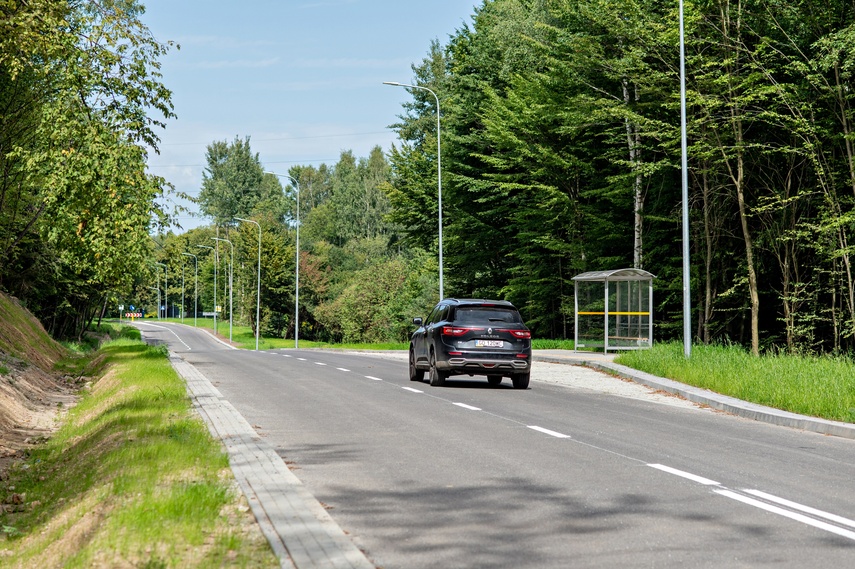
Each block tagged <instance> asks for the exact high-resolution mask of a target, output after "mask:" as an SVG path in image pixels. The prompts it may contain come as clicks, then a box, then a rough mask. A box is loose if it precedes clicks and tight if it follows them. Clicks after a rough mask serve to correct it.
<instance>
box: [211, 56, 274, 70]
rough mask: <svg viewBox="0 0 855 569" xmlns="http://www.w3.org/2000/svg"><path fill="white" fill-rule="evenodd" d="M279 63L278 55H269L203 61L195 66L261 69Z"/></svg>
mask: <svg viewBox="0 0 855 569" xmlns="http://www.w3.org/2000/svg"><path fill="white" fill-rule="evenodd" d="M277 63H279V58H278V57H269V58H267V59H232V60H222V61H202V62H199V63H198V64H196V65H195V66H194V67H198V68H200V69H260V68H264V67H273V66H274V65H276V64H277Z"/></svg>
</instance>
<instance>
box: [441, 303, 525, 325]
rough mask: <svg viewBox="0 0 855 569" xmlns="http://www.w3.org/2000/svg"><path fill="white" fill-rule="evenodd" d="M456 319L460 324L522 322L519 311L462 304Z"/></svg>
mask: <svg viewBox="0 0 855 569" xmlns="http://www.w3.org/2000/svg"><path fill="white" fill-rule="evenodd" d="M454 321H455V322H457V323H459V324H495V323H506V324H522V318H520V313H519V312H517V311H516V310H514V309H512V308H501V307H497V306H460V307H458V308H457V312H456V314H455V316H454Z"/></svg>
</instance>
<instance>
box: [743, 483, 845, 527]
mask: <svg viewBox="0 0 855 569" xmlns="http://www.w3.org/2000/svg"><path fill="white" fill-rule="evenodd" d="M743 492H745V493H746V494H751V495H752V496H757V497H758V498H760V499H761V500H766V501H767V502H774V503H776V504H780V505H781V506H785V507H787V508H790V509H792V510H798V511H800V512H804V513H806V514H810V515H812V516H815V517H818V518H825V519H826V520H828V521H830V522H834V523H836V524H840V525H843V526H848V527H851V528H855V520H850V519H848V518H844V517H843V516H838V515H835V514H830V513H828V512H823V511H822V510H817V509H816V508H811V507H810V506H805V505H802V504H799V503H798V502H791V501H790V500H785V499H784V498H778V497H777V496H773V495H772V494H767V493H766V492H761V491H760V490H743Z"/></svg>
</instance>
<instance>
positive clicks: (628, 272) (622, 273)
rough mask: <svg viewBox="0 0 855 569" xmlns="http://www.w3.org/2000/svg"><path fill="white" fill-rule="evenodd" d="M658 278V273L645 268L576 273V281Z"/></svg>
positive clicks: (648, 279) (647, 279)
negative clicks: (649, 271)
mask: <svg viewBox="0 0 855 569" xmlns="http://www.w3.org/2000/svg"><path fill="white" fill-rule="evenodd" d="M655 278H656V275H654V274H652V273H648V272H647V271H645V270H643V269H612V270H610V271H590V272H588V273H582V274H580V275H576V276H575V277H573V279H572V280H574V281H595V282H608V281H650V280H653V279H655Z"/></svg>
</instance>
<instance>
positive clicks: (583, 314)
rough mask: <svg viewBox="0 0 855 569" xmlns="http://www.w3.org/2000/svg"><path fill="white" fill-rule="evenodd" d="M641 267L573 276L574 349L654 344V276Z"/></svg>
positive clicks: (622, 348)
mask: <svg viewBox="0 0 855 569" xmlns="http://www.w3.org/2000/svg"><path fill="white" fill-rule="evenodd" d="M655 278H656V277H655V276H654V275H652V274H650V273H648V272H647V271H644V270H642V269H614V270H611V271H592V272H589V273H582V274H581V275H577V276H575V277H573V281H574V285H575V286H574V289H575V298H574V308H575V312H576V317H575V332H574V340H575V349H576V350H578V349H580V348H584V349H586V350H587V349H593V350H598V349H602V350H603V352H605V353H608V352H609V350H612V351H617V350H639V349H645V348H650V347H651V346H652V345H653V279H655Z"/></svg>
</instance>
